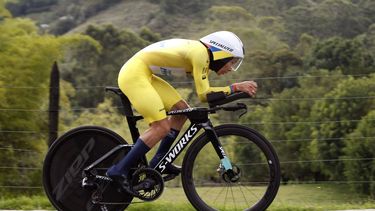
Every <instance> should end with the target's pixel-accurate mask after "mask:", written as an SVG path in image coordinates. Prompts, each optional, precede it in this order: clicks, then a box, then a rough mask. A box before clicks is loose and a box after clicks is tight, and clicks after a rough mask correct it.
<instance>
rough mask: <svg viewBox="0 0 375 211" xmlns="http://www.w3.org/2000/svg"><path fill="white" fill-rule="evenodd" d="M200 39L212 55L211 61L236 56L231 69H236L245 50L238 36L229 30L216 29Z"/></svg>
mask: <svg viewBox="0 0 375 211" xmlns="http://www.w3.org/2000/svg"><path fill="white" fill-rule="evenodd" d="M200 41H201V42H202V43H203V44H204V45H206V46H207V48H208V49H209V50H210V51H211V53H212V56H213V61H218V60H223V59H228V58H237V61H236V63H235V64H233V65H232V70H233V71H236V70H237V69H238V67H239V66H240V65H241V63H242V60H243V58H244V54H245V50H244V47H243V44H242V41H241V40H240V38H238V37H237V35H235V34H234V33H232V32H229V31H218V32H214V33H212V34H209V35H207V36H204V37H202V38H201V39H200Z"/></svg>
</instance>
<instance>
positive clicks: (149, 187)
mask: <svg viewBox="0 0 375 211" xmlns="http://www.w3.org/2000/svg"><path fill="white" fill-rule="evenodd" d="M130 187H131V189H132V191H133V192H134V193H136V197H137V198H139V199H141V200H144V201H153V200H156V199H157V198H159V197H160V196H161V194H162V193H163V190H164V180H163V177H162V176H161V174H160V173H159V172H158V171H156V170H154V169H152V168H140V169H138V170H136V171H135V172H134V173H133V175H132V178H131V182H130Z"/></svg>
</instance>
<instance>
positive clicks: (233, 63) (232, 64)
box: [229, 58, 243, 71]
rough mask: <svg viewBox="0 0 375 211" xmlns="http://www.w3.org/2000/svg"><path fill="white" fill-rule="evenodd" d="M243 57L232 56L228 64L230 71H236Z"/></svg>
mask: <svg viewBox="0 0 375 211" xmlns="http://www.w3.org/2000/svg"><path fill="white" fill-rule="evenodd" d="M242 61H243V58H233V59H232V60H231V61H230V62H229V64H230V68H231V69H232V71H237V69H238V68H239V67H240V66H241V64H242Z"/></svg>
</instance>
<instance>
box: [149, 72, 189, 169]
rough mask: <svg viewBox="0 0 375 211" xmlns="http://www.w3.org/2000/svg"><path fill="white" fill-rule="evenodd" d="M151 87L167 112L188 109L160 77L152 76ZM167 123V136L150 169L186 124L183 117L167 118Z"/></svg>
mask: <svg viewBox="0 0 375 211" xmlns="http://www.w3.org/2000/svg"><path fill="white" fill-rule="evenodd" d="M152 86H153V87H154V88H155V90H156V91H157V92H158V93H159V96H160V97H161V99H162V101H163V103H164V105H165V108H166V109H167V111H171V110H180V109H185V108H188V107H189V105H188V104H187V103H186V101H185V100H183V99H182V97H181V96H180V94H179V93H178V92H177V91H176V90H175V89H174V88H173V87H172V86H171V85H170V84H168V83H167V82H166V81H164V80H163V79H161V78H160V77H157V76H153V78H152ZM168 121H169V124H170V126H171V130H170V132H169V133H168V135H167V136H166V137H164V138H163V140H162V141H161V143H160V146H159V148H158V150H157V152H156V154H155V156H154V157H153V158H152V159H151V161H150V166H151V167H155V166H156V165H157V164H158V162H159V161H160V159H161V158H163V157H164V155H165V154H166V153H167V152H168V150H169V148H170V147H171V146H172V144H173V142H174V140H175V139H176V138H177V136H178V134H179V132H180V130H181V128H182V126H183V125H184V123H185V122H186V117H185V116H183V115H178V116H177V115H176V116H171V117H169V118H168ZM170 169H171V172H172V173H176V174H178V173H179V169H175V168H174V169H173V168H170Z"/></svg>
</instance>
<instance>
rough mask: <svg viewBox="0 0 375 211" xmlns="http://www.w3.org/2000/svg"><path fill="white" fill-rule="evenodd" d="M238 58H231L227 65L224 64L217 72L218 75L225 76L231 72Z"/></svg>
mask: <svg viewBox="0 0 375 211" xmlns="http://www.w3.org/2000/svg"><path fill="white" fill-rule="evenodd" d="M237 60H238V58H233V59H232V60H230V61H229V62H228V63H226V64H225V65H224V66H223V67H222V68H221V69H220V70H219V71H217V74H218V75H225V74H227V73H228V72H230V71H232V67H233V65H234V64H235V63H236V62H237Z"/></svg>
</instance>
